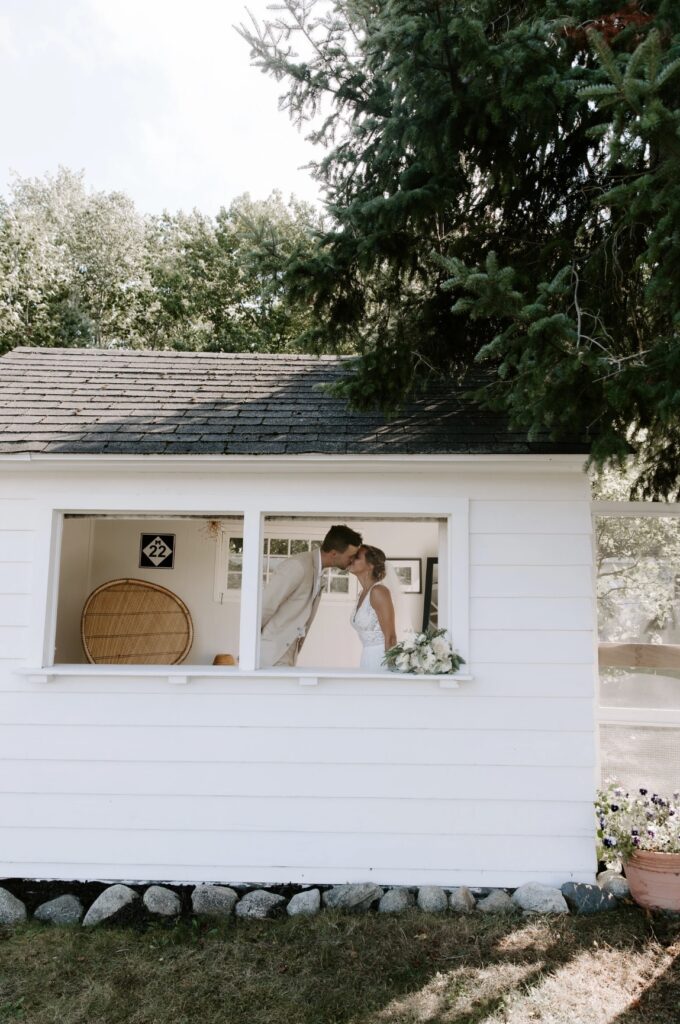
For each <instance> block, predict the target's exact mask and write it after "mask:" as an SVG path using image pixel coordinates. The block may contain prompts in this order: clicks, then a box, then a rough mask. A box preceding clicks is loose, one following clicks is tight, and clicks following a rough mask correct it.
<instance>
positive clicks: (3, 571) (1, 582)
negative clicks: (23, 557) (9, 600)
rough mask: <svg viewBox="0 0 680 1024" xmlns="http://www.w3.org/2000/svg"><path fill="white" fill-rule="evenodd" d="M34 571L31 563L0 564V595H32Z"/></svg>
mask: <svg viewBox="0 0 680 1024" xmlns="http://www.w3.org/2000/svg"><path fill="white" fill-rule="evenodd" d="M32 570H33V566H32V564H31V563H30V562H0V594H30V592H31V580H32V576H33V572H32Z"/></svg>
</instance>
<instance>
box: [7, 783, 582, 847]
mask: <svg viewBox="0 0 680 1024" xmlns="http://www.w3.org/2000/svg"><path fill="white" fill-rule="evenodd" d="M592 817H593V812H592V806H591V804H589V803H581V804H579V803H565V804H562V805H556V804H554V803H553V802H552V801H546V802H535V803H526V802H522V801H507V802H501V801H498V800H488V801H474V800H430V799H427V798H424V799H422V800H421V799H410V800H403V799H398V798H392V799H390V800H371V799H366V798H357V799H352V800H347V799H344V798H337V799H334V800H324V799H319V798H316V799H314V798H308V799H305V798H300V799H286V798H279V799H277V800H272V799H269V798H267V797H263V798H260V799H253V798H249V799H246V798H243V797H223V796H191V797H182V796H175V795H169V794H168V795H165V796H158V795H154V796H153V799H149V797H148V796H147V795H146V794H144V793H132V794H126V795H124V796H120V795H111V796H103V797H102V796H91V795H90V796H88V795H84V794H80V793H64V794H55V795H50V796H47V795H44V794H35V793H8V794H2V795H0V821H1V822H3V823H4V825H5V826H6V827H12V828H21V827H35V826H40V827H43V828H62V829H69V828H74V829H78V828H82V827H83V822H85V821H87V822H88V824H89V825H90V826H91V827H92V828H96V829H115V830H121V831H122V830H125V829H128V828H132V829H142V828H144V829H181V830H189V831H191V830H192V829H201V830H207V831H222V832H223V831H232V830H234V831H252V832H261V831H269V832H287V831H294V832H329V833H330V832H333V833H334V832H343V831H348V832H372V833H374V834H376V835H377V834H380V833H392V834H403V835H418V834H421V833H426V834H435V835H446V834H451V833H453V834H457V835H497V836H506V835H513V836H522V835H525V836H531V835H536V836H540V835H543V834H544V833H545V831H546V828H548V829H549V830H550V832H551V834H553V835H564V836H579V835H585V836H590V834H591V832H592V826H593V823H592Z"/></svg>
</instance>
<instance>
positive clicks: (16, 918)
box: [0, 888, 28, 924]
mask: <svg viewBox="0 0 680 1024" xmlns="http://www.w3.org/2000/svg"><path fill="white" fill-rule="evenodd" d="M27 918H28V914H27V913H26V907H25V905H24V904H23V903H22V902H21V900H18V899H17V898H16V896H12V893H11V892H9V891H8V890H7V889H2V888H0V924H21V923H22V922H23V921H25V920H26V919H27Z"/></svg>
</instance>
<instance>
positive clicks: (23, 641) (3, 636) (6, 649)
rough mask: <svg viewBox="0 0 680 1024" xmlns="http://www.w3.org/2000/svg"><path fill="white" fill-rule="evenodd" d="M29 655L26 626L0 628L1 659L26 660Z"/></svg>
mask: <svg viewBox="0 0 680 1024" xmlns="http://www.w3.org/2000/svg"><path fill="white" fill-rule="evenodd" d="M27 654H28V628H27V627H26V626H0V658H12V659H14V658H25V657H26V655H27Z"/></svg>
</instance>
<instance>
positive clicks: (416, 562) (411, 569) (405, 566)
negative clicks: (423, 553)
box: [385, 558, 422, 594]
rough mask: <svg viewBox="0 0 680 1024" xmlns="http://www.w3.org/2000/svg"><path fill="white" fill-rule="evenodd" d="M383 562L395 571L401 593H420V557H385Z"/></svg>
mask: <svg viewBox="0 0 680 1024" xmlns="http://www.w3.org/2000/svg"><path fill="white" fill-rule="evenodd" d="M385 562H386V563H387V565H391V566H392V568H393V569H394V571H395V572H396V574H397V578H398V579H399V583H400V584H401V592H402V594H419V593H420V591H421V586H422V584H421V580H420V565H421V560H420V558H386V559H385Z"/></svg>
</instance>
